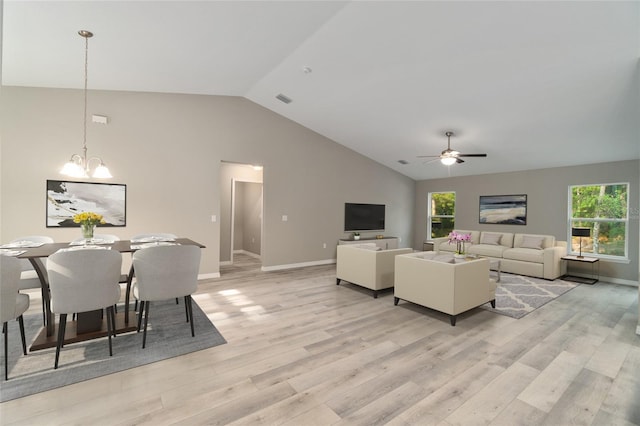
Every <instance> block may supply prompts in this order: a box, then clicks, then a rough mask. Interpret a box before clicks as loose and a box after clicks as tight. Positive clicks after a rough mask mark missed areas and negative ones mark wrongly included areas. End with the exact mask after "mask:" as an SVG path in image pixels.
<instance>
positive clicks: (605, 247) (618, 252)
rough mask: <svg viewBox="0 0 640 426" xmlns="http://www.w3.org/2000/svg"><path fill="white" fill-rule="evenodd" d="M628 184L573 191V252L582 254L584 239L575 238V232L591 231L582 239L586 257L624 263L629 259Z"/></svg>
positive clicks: (590, 186) (571, 226)
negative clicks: (582, 229)
mask: <svg viewBox="0 0 640 426" xmlns="http://www.w3.org/2000/svg"><path fill="white" fill-rule="evenodd" d="M628 190H629V184H628V183H607V184H600V185H573V186H570V187H569V227H568V231H567V234H568V237H567V240H568V241H571V246H570V252H571V253H572V254H577V253H578V252H579V250H580V237H572V236H571V228H576V227H581V228H589V229H590V230H591V236H590V237H583V238H582V254H587V255H589V256H595V257H602V258H611V259H615V258H618V259H622V258H628V243H627V241H628V232H629V231H628V230H629V226H628V225H629V223H628V222H629V207H628V206H629V203H628V200H629V196H628V192H629V191H628Z"/></svg>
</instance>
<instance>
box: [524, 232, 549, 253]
mask: <svg viewBox="0 0 640 426" xmlns="http://www.w3.org/2000/svg"><path fill="white" fill-rule="evenodd" d="M543 241H544V237H534V236H533V235H525V236H524V237H523V238H522V243H521V244H520V247H522V248H528V249H536V250H542V242H543Z"/></svg>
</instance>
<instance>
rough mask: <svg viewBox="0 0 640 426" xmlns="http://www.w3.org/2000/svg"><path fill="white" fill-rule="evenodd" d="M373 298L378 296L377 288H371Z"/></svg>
mask: <svg viewBox="0 0 640 426" xmlns="http://www.w3.org/2000/svg"><path fill="white" fill-rule="evenodd" d="M373 298H374V299H377V298H378V290H373Z"/></svg>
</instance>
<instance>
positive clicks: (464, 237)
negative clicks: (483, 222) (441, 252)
mask: <svg viewBox="0 0 640 426" xmlns="http://www.w3.org/2000/svg"><path fill="white" fill-rule="evenodd" d="M466 241H471V234H461V233H460V232H456V231H451V232H450V233H449V244H453V243H455V244H456V254H455V256H456V257H464V255H465V250H464V243H465V242H466Z"/></svg>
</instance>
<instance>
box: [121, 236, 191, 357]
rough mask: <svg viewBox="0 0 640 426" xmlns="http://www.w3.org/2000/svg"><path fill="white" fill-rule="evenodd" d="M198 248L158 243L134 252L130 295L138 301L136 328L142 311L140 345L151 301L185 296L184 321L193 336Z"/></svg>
mask: <svg viewBox="0 0 640 426" xmlns="http://www.w3.org/2000/svg"><path fill="white" fill-rule="evenodd" d="M200 256H201V252H200V248H199V247H197V246H186V245H185V246H182V245H172V246H157V247H148V248H144V249H142V250H138V251H137V252H135V253H134V254H133V267H134V268H135V271H136V282H135V284H134V286H133V295H134V297H135V298H136V299H137V300H139V301H140V313H139V315H138V331H140V328H141V326H142V316H143V315H144V332H143V334H142V347H143V348H144V347H145V346H146V342H147V324H148V322H149V308H150V305H151V302H155V301H160V300H167V299H173V298H178V297H184V304H185V312H186V316H187V322H189V323H190V324H191V336H195V331H194V326H193V309H192V300H191V295H192V294H193V293H194V292H195V291H196V290H197V289H198V271H199V269H200Z"/></svg>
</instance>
